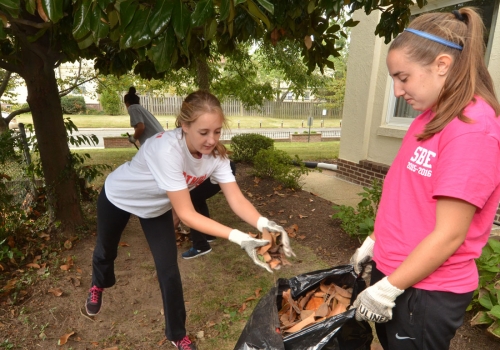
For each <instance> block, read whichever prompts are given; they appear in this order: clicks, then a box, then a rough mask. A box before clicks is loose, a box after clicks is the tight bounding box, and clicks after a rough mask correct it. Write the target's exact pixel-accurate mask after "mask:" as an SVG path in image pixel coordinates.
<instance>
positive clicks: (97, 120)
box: [16, 114, 340, 130]
mask: <svg viewBox="0 0 500 350" xmlns="http://www.w3.org/2000/svg"><path fill="white" fill-rule="evenodd" d="M64 117H65V118H68V117H69V118H71V120H72V121H73V123H75V125H76V126H77V127H79V128H130V119H129V116H128V114H126V115H116V116H111V115H65V116H64ZM156 118H157V119H158V120H159V121H160V123H161V125H162V126H163V127H164V128H166V125H167V122H168V128H169V129H172V128H173V127H174V124H175V116H173V115H168V116H165V115H157V116H156ZM16 119H17V122H18V123H24V124H32V123H33V119H32V118H31V114H22V115H20V116H17V117H16ZM227 119H228V121H229V127H230V129H231V130H237V129H238V122H239V126H240V128H241V129H258V128H260V127H262V128H281V127H283V128H301V127H305V128H307V118H303V119H280V118H271V117H259V116H253V117H252V116H245V117H241V116H228V117H227ZM282 123H283V125H282ZM339 126H340V119H324V123H323V127H325V128H338V127H339ZM312 127H313V128H320V127H321V119H319V118H315V119H314V122H313V125H312Z"/></svg>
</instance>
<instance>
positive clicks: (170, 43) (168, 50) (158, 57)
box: [148, 26, 176, 73]
mask: <svg viewBox="0 0 500 350" xmlns="http://www.w3.org/2000/svg"><path fill="white" fill-rule="evenodd" d="M175 46H176V39H175V33H174V29H173V27H172V26H169V27H168V28H167V30H166V33H165V34H164V35H163V36H162V37H160V38H158V41H156V42H154V43H153V46H152V47H151V49H150V50H149V51H148V57H149V59H150V60H151V61H152V62H154V65H155V69H156V71H157V72H158V73H160V72H165V71H166V70H168V69H169V68H170V64H171V62H172V54H173V53H174V50H175Z"/></svg>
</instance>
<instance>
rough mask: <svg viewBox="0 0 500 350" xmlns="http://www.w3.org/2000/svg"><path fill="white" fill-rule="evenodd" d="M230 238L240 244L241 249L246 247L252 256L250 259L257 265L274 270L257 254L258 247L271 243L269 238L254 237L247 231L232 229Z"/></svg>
mask: <svg viewBox="0 0 500 350" xmlns="http://www.w3.org/2000/svg"><path fill="white" fill-rule="evenodd" d="M228 239H229V240H230V241H231V242H233V243H236V244H238V245H239V246H240V247H241V249H245V251H246V252H247V254H248V256H250V259H252V260H253V262H254V263H255V264H256V265H258V266H260V267H263V268H265V269H266V270H267V271H269V272H271V273H272V272H273V270H271V267H270V266H269V265H268V264H266V263H265V262H264V261H261V260H260V259H259V257H258V256H257V248H259V247H262V246H265V245H267V244H269V241H268V240H264V239H255V238H252V237H250V236H249V235H247V234H246V233H243V232H241V231H239V230H232V231H231V232H230V233H229V237H228Z"/></svg>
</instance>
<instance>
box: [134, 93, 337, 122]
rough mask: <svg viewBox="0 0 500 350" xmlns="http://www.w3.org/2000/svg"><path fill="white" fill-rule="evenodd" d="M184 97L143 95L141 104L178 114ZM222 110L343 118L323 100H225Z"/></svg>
mask: <svg viewBox="0 0 500 350" xmlns="http://www.w3.org/2000/svg"><path fill="white" fill-rule="evenodd" d="M182 100H183V97H181V96H170V97H156V96H148V95H146V96H141V105H142V106H143V107H144V108H146V109H147V110H148V111H150V112H151V113H152V114H153V115H177V113H179V110H180V108H181V105H182ZM222 110H223V111H224V114H225V115H227V116H259V117H273V118H284V119H285V118H286V119H303V118H307V117H321V118H322V119H341V118H342V109H341V108H324V107H323V104H322V103H321V102H312V101H304V102H301V101H285V102H276V101H265V102H264V104H263V105H262V106H261V108H250V109H248V108H245V107H244V106H243V104H242V103H241V101H239V100H236V99H229V100H225V101H224V102H223V103H222Z"/></svg>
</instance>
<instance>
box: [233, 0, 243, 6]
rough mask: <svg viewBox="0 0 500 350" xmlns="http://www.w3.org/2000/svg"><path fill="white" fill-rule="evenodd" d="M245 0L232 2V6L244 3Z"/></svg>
mask: <svg viewBox="0 0 500 350" xmlns="http://www.w3.org/2000/svg"><path fill="white" fill-rule="evenodd" d="M245 1H246V0H234V6H238V5H239V4H242V3H244V2H245Z"/></svg>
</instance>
